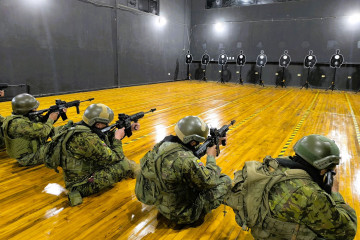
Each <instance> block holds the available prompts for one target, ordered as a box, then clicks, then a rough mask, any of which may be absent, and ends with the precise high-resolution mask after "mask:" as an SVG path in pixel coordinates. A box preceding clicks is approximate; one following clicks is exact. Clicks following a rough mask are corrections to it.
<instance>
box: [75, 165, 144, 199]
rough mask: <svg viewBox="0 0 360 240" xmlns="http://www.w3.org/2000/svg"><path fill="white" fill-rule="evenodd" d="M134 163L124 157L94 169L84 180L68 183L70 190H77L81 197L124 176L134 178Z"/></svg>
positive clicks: (118, 180) (98, 190) (99, 189)
mask: <svg viewBox="0 0 360 240" xmlns="http://www.w3.org/2000/svg"><path fill="white" fill-rule="evenodd" d="M137 166H138V164H136V163H135V162H134V161H132V160H129V159H127V158H125V159H124V160H122V161H120V162H117V163H115V164H112V165H109V166H107V167H105V168H103V169H101V170H98V171H95V172H94V173H93V175H92V176H91V177H90V178H89V179H88V180H87V181H85V182H82V183H78V184H70V185H71V186H72V187H71V188H70V189H69V190H70V191H76V190H77V191H79V192H80V194H81V196H82V197H86V196H89V195H92V194H94V193H97V192H100V191H101V190H102V189H104V188H107V187H110V186H112V185H113V184H114V183H117V182H120V181H121V180H122V179H124V178H129V177H130V178H135V173H134V171H136V170H135V169H136V167H137Z"/></svg>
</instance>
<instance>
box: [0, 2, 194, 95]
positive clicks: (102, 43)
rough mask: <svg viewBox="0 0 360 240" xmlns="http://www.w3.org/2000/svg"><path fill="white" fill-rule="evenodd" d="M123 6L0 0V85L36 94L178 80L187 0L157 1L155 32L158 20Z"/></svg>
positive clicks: (185, 46)
mask: <svg viewBox="0 0 360 240" xmlns="http://www.w3.org/2000/svg"><path fill="white" fill-rule="evenodd" d="M36 2H38V3H36ZM89 2H92V3H89ZM115 6H117V7H118V8H117V9H116V8H115ZM122 6H127V0H91V1H86V0H81V1H80V0H61V1H59V0H46V1H42V2H39V1H28V0H2V1H0V81H1V82H6V83H11V84H19V83H27V84H29V85H30V93H31V94H34V95H41V94H52V93H65V92H76V91H84V90H96V89H102V88H111V87H118V86H120V87H123V86H130V85H141V84H149V83H155V82H165V81H170V80H174V79H177V78H182V76H184V75H185V74H186V73H185V65H184V64H179V63H180V62H181V63H183V59H184V56H185V53H186V50H188V49H189V40H188V39H189V38H188V36H189V26H190V19H191V17H190V14H191V11H190V8H191V2H190V1H187V0H167V1H161V3H160V16H164V17H166V18H167V23H166V25H164V26H162V27H161V26H159V16H156V15H154V14H148V13H143V12H140V11H133V10H129V9H127V8H123V7H122ZM169 74H170V75H169ZM16 91H23V90H21V89H19V90H14V89H11V90H10V89H9V91H8V92H7V93H8V94H7V96H9V95H13V94H15V93H17V92H16ZM12 93H13V94H12Z"/></svg>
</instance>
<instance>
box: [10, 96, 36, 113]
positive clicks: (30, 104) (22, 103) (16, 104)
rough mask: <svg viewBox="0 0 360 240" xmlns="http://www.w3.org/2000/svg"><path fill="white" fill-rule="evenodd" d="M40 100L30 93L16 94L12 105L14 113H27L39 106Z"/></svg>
mask: <svg viewBox="0 0 360 240" xmlns="http://www.w3.org/2000/svg"><path fill="white" fill-rule="evenodd" d="M39 105H40V103H39V101H38V100H36V99H35V98H34V97H33V96H32V95H30V94H28V93H22V94H19V95H16V96H15V97H14V98H13V99H12V100H11V106H12V110H13V113H14V114H19V115H26V114H27V113H29V112H30V111H31V110H33V109H35V108H38V107H39Z"/></svg>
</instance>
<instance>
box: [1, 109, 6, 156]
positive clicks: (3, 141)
mask: <svg viewBox="0 0 360 240" xmlns="http://www.w3.org/2000/svg"><path fill="white" fill-rule="evenodd" d="M4 120H5V118H4V117H3V116H1V115H0V128H1V126H2V124H3V122H4ZM3 149H5V140H4V135H3V133H2V131H1V129H0V150H3Z"/></svg>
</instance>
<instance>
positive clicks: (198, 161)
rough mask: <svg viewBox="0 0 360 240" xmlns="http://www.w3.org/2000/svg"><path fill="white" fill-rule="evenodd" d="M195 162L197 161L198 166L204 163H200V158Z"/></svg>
mask: <svg viewBox="0 0 360 240" xmlns="http://www.w3.org/2000/svg"><path fill="white" fill-rule="evenodd" d="M196 162H197V163H198V165H199V166H204V164H203V163H202V161H200V159H198V160H196Z"/></svg>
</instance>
